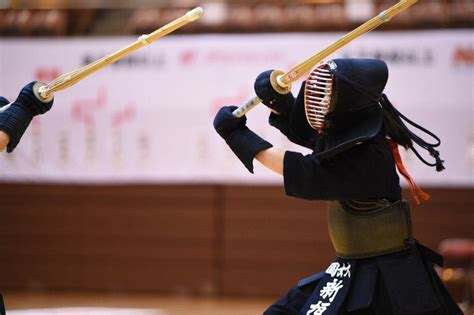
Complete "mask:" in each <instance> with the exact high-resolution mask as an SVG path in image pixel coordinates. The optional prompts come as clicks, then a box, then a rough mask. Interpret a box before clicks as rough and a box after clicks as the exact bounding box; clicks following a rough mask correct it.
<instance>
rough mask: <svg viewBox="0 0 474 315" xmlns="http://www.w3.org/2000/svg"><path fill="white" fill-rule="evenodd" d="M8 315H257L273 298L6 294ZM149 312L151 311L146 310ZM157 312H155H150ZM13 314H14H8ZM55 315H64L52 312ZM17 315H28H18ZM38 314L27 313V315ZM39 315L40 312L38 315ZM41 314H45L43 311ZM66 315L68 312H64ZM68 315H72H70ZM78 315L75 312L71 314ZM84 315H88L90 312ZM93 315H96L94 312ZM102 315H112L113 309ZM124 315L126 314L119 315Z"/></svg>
mask: <svg viewBox="0 0 474 315" xmlns="http://www.w3.org/2000/svg"><path fill="white" fill-rule="evenodd" d="M3 295H4V300H5V306H6V308H7V314H9V315H10V313H12V315H15V314H17V311H19V310H26V309H44V308H70V307H110V308H114V309H115V308H123V309H129V308H133V309H135V308H137V309H143V310H144V312H143V314H144V315H145V314H146V315H148V314H156V315H183V314H193V315H224V314H225V315H254V314H255V315H257V314H262V313H263V311H264V310H265V309H266V308H267V307H268V306H269V305H270V304H271V303H272V302H273V301H272V300H271V299H251V298H219V299H216V298H203V297H200V298H198V297H179V296H163V295H153V294H98V293H95V294H94V293H25V292H15V291H7V292H4V293H3ZM146 310H148V312H147V311H146ZM149 310H155V311H156V312H151V313H150V312H149ZM9 311H13V312H9ZM51 313H52V314H55V315H63V314H61V313H58V312H57V311H56V312H53V311H51ZM18 314H26V313H23V312H18ZM32 314H35V312H28V315H32ZM37 314H39V312H37ZM41 314H44V313H43V312H42V313H41ZM64 314H66V312H64ZM68 314H69V313H68ZM70 314H76V313H72V312H71V313H70ZM81 314H89V313H88V312H85V313H81ZM91 314H95V313H92V312H91ZM101 314H113V312H112V310H111V311H109V312H107V311H105V312H103V313H101ZM120 314H123V313H120Z"/></svg>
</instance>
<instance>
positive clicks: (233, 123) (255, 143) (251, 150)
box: [213, 106, 272, 173]
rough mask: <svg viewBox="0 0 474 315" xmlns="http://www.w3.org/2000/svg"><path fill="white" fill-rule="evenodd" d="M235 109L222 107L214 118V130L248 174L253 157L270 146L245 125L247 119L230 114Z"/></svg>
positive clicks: (251, 171)
mask: <svg viewBox="0 0 474 315" xmlns="http://www.w3.org/2000/svg"><path fill="white" fill-rule="evenodd" d="M235 109H237V106H224V107H222V108H221V109H220V110H219V112H217V114H216V117H215V118H214V123H213V124H214V128H215V129H216V131H217V133H218V134H219V135H220V136H221V137H222V138H223V139H224V140H225V142H226V143H227V144H228V145H229V147H230V149H231V150H232V151H233V152H234V154H235V155H237V157H238V158H239V160H240V161H241V162H242V163H243V164H244V165H245V167H246V168H247V169H248V170H249V172H250V173H253V163H252V162H253V159H254V157H255V155H257V153H258V152H260V151H262V150H264V149H268V148H271V147H272V145H271V144H270V143H269V142H267V141H265V140H263V139H262V138H260V137H259V136H258V135H257V134H255V133H254V132H253V131H252V130H250V129H249V128H248V127H247V126H246V125H245V123H246V121H247V117H245V116H242V117H240V118H237V117H235V116H234V115H233V114H232V112H233V111H234V110H235Z"/></svg>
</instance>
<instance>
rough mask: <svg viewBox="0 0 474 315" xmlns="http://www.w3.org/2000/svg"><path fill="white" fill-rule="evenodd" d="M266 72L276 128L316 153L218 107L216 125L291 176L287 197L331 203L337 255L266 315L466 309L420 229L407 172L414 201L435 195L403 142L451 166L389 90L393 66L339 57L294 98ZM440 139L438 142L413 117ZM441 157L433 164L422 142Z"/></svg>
mask: <svg viewBox="0 0 474 315" xmlns="http://www.w3.org/2000/svg"><path fill="white" fill-rule="evenodd" d="M271 72H272V71H266V72H263V73H261V74H260V75H259V76H258V77H257V79H256V81H255V86H254V87H255V92H256V94H257V96H258V97H259V98H261V99H262V101H263V103H264V104H265V105H267V106H268V107H270V109H272V113H271V114H270V117H269V123H270V125H272V126H274V127H276V128H278V129H279V130H280V131H281V132H282V133H283V134H285V135H286V136H287V137H288V139H289V140H291V141H292V142H294V143H296V144H299V145H301V146H304V147H307V148H310V149H312V150H313V152H312V154H309V155H302V154H301V153H297V152H291V151H285V150H283V149H280V148H274V147H273V146H272V144H270V143H269V142H267V141H265V140H264V139H262V138H260V137H259V136H258V135H256V134H255V133H254V132H252V131H251V130H250V129H249V128H248V127H246V125H245V123H246V117H245V116H243V117H241V118H236V117H234V116H233V115H232V111H233V110H235V109H236V107H235V106H225V107H223V108H221V109H220V111H219V112H218V113H217V115H216V117H215V119H214V127H215V129H216V131H217V132H218V133H219V135H220V136H221V137H222V138H223V139H224V140H225V141H226V143H227V144H228V145H229V147H230V148H231V150H232V151H233V152H234V153H235V154H236V155H237V157H238V158H239V159H240V160H241V161H242V163H243V164H244V165H245V167H246V168H247V169H248V170H249V171H250V172H252V173H253V159H254V158H256V159H257V160H258V161H259V162H261V163H262V164H263V165H264V166H266V167H267V168H269V169H271V170H273V171H275V172H277V173H278V174H281V175H283V177H284V186H285V192H286V194H287V195H289V196H293V197H296V198H302V199H309V200H328V221H329V222H328V225H329V233H330V237H331V240H332V243H333V245H334V248H335V251H336V254H337V259H336V260H335V261H334V262H333V263H332V264H331V265H330V266H329V267H328V268H327V270H325V271H323V272H320V273H318V274H315V275H313V276H310V277H308V278H306V279H303V280H300V281H299V282H298V284H297V285H296V286H295V287H293V288H291V289H290V290H289V292H288V293H287V294H286V295H285V296H283V297H282V298H280V299H279V300H278V301H276V302H275V303H274V304H273V305H271V306H270V307H269V308H268V309H267V310H266V311H265V313H264V314H265V315H277V314H278V315H283V314H285V315H288V314H295V315H297V314H298V315H320V314H323V315H335V314H339V315H340V314H351V315H352V314H358V315H369V314H370V315H375V314H376V315H422V314H423V315H461V314H462V312H461V310H460V309H459V307H458V306H457V304H456V303H455V301H454V300H453V299H452V297H451V296H450V295H449V293H448V291H447V290H446V288H445V286H444V284H443V283H442V282H441V280H440V279H439V277H438V275H437V274H436V272H435V270H434V265H439V266H441V265H442V263H443V258H442V257H441V256H440V255H438V254H437V253H435V252H434V251H432V250H430V249H428V248H426V247H424V246H423V245H421V244H420V243H419V242H417V241H416V240H415V239H414V238H413V235H412V227H411V220H410V208H409V206H408V203H407V202H406V201H405V200H403V199H402V192H401V188H400V185H399V177H398V175H397V173H396V170H395V167H396V166H397V168H398V170H399V172H400V173H401V174H402V175H404V176H405V177H406V178H407V179H408V180H409V182H410V188H411V189H412V193H413V195H414V198H415V200H416V201H417V202H418V196H421V197H422V198H423V199H428V198H429V196H428V195H427V194H425V193H424V192H423V191H422V190H421V189H419V188H418V187H417V186H416V184H415V183H414V181H413V180H412V179H411V177H410V176H409V174H408V173H407V171H406V169H405V168H404V166H403V163H402V161H401V158H400V155H399V152H398V145H401V146H403V147H404V148H406V149H411V150H412V151H413V152H414V153H415V154H416V155H417V156H418V157H419V158H420V160H421V161H422V162H424V163H425V164H427V165H429V166H434V167H436V169H437V170H438V171H441V170H442V169H443V165H442V162H443V161H442V160H441V159H440V157H439V153H438V151H436V150H435V149H434V147H437V146H438V145H439V144H440V142H439V138H438V137H436V136H435V135H434V134H432V133H431V132H429V131H428V130H426V129H424V128H423V127H421V126H419V125H417V124H415V123H414V122H412V121H410V120H408V119H407V118H406V117H405V116H403V115H402V114H401V113H400V112H398V111H397V109H395V107H394V106H393V105H392V104H391V103H390V101H389V100H388V98H387V96H386V95H385V94H383V90H384V87H385V84H386V82H387V79H388V68H387V65H386V64H385V63H384V62H383V61H381V60H375V59H335V60H332V61H329V62H327V63H324V64H321V65H319V66H318V67H316V68H315V69H314V70H313V71H312V73H311V74H310V76H309V77H308V79H307V80H306V81H305V82H304V83H303V85H302V87H301V90H300V92H299V95H298V97H297V99H296V101H295V99H294V97H293V96H292V95H291V93H289V94H286V95H281V94H279V93H277V92H276V91H275V90H274V89H273V88H272V85H271V82H270V74H271ZM403 120H404V121H406V122H407V123H408V124H410V125H412V126H413V127H415V128H417V129H419V130H421V131H423V132H425V133H427V134H429V135H430V136H432V137H433V138H434V139H436V140H437V142H436V143H434V144H430V143H427V142H425V141H424V140H423V139H421V138H420V137H418V136H417V135H416V134H414V133H413V132H412V131H411V130H410V129H408V128H407V126H406V125H405V123H404V122H403ZM415 143H416V144H417V145H419V146H420V147H421V148H423V149H425V150H427V151H428V152H429V153H430V155H431V156H432V157H433V158H434V160H435V162H434V163H429V162H428V161H426V160H425V159H423V157H422V156H421V155H420V154H419V153H418V152H417V150H416V149H415V148H414V144H415Z"/></svg>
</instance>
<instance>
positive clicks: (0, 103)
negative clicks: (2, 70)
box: [0, 96, 10, 108]
mask: <svg viewBox="0 0 474 315" xmlns="http://www.w3.org/2000/svg"><path fill="white" fill-rule="evenodd" d="M7 104H10V101H9V100H7V99H6V98H5V97H3V96H0V108H2V107H3V106H5V105H7Z"/></svg>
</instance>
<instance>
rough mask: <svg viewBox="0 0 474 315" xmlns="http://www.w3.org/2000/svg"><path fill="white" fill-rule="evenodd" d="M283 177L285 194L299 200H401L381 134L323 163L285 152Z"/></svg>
mask: <svg viewBox="0 0 474 315" xmlns="http://www.w3.org/2000/svg"><path fill="white" fill-rule="evenodd" d="M283 176H284V184H285V191H286V194H287V195H289V196H293V197H297V198H302V199H310V200H349V199H359V200H367V199H387V200H390V201H395V200H400V199H401V188H400V186H399V178H398V175H397V173H396V171H395V166H394V161H393V156H392V153H391V151H390V147H389V144H388V143H387V141H386V139H385V137H384V136H383V135H382V134H379V135H378V136H377V137H375V138H374V139H371V140H370V141H367V142H365V143H363V144H360V145H356V146H355V147H353V148H351V149H349V150H347V151H344V152H342V153H340V154H338V155H337V156H335V157H333V158H330V159H325V160H323V161H319V160H318V159H316V158H315V157H314V155H306V156H303V155H302V154H301V153H296V152H291V151H287V152H286V153H285V157H284V165H283Z"/></svg>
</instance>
